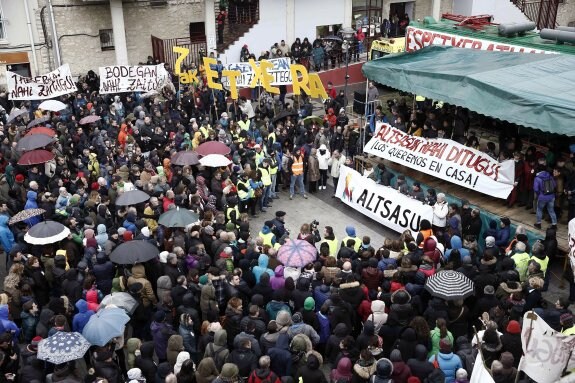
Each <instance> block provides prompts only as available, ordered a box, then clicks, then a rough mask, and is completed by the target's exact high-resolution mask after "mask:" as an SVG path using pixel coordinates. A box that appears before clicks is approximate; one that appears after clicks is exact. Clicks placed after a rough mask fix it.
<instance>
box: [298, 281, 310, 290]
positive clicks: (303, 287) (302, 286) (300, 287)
mask: <svg viewBox="0 0 575 383" xmlns="http://www.w3.org/2000/svg"><path fill="white" fill-rule="evenodd" d="M310 283H311V280H310V279H309V278H298V280H297V283H296V288H297V289H298V290H300V291H309V285H310Z"/></svg>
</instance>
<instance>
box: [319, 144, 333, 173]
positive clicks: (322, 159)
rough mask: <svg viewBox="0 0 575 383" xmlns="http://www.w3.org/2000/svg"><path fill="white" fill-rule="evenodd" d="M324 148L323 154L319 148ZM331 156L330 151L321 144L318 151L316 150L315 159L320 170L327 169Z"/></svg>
mask: <svg viewBox="0 0 575 383" xmlns="http://www.w3.org/2000/svg"><path fill="white" fill-rule="evenodd" d="M322 149H323V150H325V154H321V152H320V150H322ZM330 158H331V153H330V152H329V149H328V148H327V147H326V146H325V145H324V144H321V145H320V147H319V149H318V151H317V160H318V166H319V169H321V170H327V169H328V167H329V159H330Z"/></svg>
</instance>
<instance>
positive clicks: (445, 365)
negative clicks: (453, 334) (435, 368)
mask: <svg viewBox="0 0 575 383" xmlns="http://www.w3.org/2000/svg"><path fill="white" fill-rule="evenodd" d="M452 344H453V343H452ZM436 358H437V362H438V363H439V368H440V369H441V371H443V373H444V374H445V383H453V382H455V372H456V371H457V370H458V369H460V368H462V367H463V365H462V364H461V359H459V357H458V356H457V355H455V354H454V353H452V352H450V353H449V354H444V353H442V352H438V353H437V354H435V355H432V356H431V357H430V358H429V362H431V363H433V361H434V360H435V359H436Z"/></svg>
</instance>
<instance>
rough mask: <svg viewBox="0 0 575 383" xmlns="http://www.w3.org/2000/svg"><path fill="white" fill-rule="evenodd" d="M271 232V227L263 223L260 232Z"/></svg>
mask: <svg viewBox="0 0 575 383" xmlns="http://www.w3.org/2000/svg"><path fill="white" fill-rule="evenodd" d="M271 232H272V229H271V228H270V227H269V226H268V225H264V226H263V227H262V234H269V233H271Z"/></svg>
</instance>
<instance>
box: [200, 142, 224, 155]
mask: <svg viewBox="0 0 575 383" xmlns="http://www.w3.org/2000/svg"><path fill="white" fill-rule="evenodd" d="M196 153H198V154H199V155H200V156H207V155H208V154H221V155H224V156H225V155H228V154H230V148H229V147H228V146H226V144H224V143H221V142H219V141H208V142H204V143H203V144H201V145H200V146H198V148H197V149H196Z"/></svg>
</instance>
